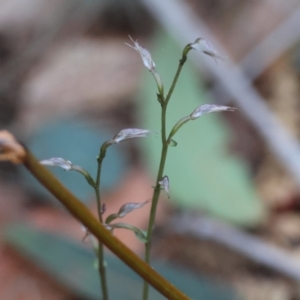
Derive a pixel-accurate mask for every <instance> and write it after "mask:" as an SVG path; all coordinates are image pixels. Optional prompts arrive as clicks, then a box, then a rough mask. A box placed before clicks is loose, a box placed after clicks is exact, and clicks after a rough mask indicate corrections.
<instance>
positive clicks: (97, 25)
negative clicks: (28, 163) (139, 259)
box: [0, 0, 300, 300]
mask: <svg viewBox="0 0 300 300" xmlns="http://www.w3.org/2000/svg"><path fill="white" fill-rule="evenodd" d="M179 4H180V5H182V6H180V7H181V9H178V5H179ZM191 13H192V15H191ZM187 16H189V17H188V18H187ZM191 16H192V17H191ZM172 17H173V19H175V23H173V25H172ZM299 20H300V3H299V1H298V0H288V1H284V2H282V1H268V0H263V1H237V0H226V1H219V0H214V1H194V0H186V1H176V2H172V1H161V3H160V4H159V1H154V0H153V1H148V0H140V1H125V0H113V1H107V0H101V1H100V0H75V1H74V0H72V1H71V0H51V1H50V0H22V1H21V0H10V1H8V0H1V1H0V124H1V127H2V128H6V129H8V130H11V131H12V132H13V133H14V134H15V135H16V136H18V137H19V138H20V139H21V140H22V141H24V143H25V144H26V145H28V146H29V147H30V148H31V149H32V150H33V152H34V153H35V154H36V155H37V156H38V157H39V158H40V159H47V158H50V157H52V156H61V157H63V158H65V159H68V160H71V161H72V162H73V163H75V164H77V165H80V166H82V167H83V168H86V169H87V170H89V171H90V172H91V173H92V175H94V173H95V167H96V164H95V162H96V156H97V154H98V150H99V147H100V145H101V143H102V142H103V141H105V140H107V139H110V138H111V137H112V136H114V134H115V133H116V132H118V131H119V130H121V129H123V128H126V127H145V128H147V129H151V130H156V131H158V130H159V116H158V114H157V112H158V109H159V104H158V102H157V100H156V90H155V84H154V82H153V79H152V78H151V76H150V74H149V72H148V71H147V70H145V69H144V68H143V64H142V62H141V60H140V57H139V55H138V54H137V53H136V52H135V51H133V50H132V49H130V48H129V47H128V46H126V45H125V43H126V42H127V43H128V42H129V38H128V35H130V36H131V37H132V38H133V39H134V40H138V41H139V43H140V44H141V45H143V46H144V47H146V48H147V49H149V50H150V51H151V53H152V57H153V59H154V61H155V62H156V65H157V70H158V72H159V73H160V74H161V76H162V78H163V81H164V83H165V86H166V87H168V86H169V85H170V81H171V80H172V76H173V75H174V72H175V70H176V67H177V63H178V60H179V58H180V53H181V49H182V43H187V42H193V41H194V40H188V41H183V40H184V38H185V37H189V36H190V35H192V34H194V33H192V32H191V31H189V32H185V33H184V32H183V31H184V29H185V28H188V26H189V25H191V26H192V25H195V24H197V26H198V27H197V26H196V28H197V32H196V33H195V36H193V37H192V39H196V38H197V37H199V36H201V37H204V38H206V39H207V40H209V41H212V42H213V44H214V46H215V48H217V50H218V52H220V53H221V55H223V54H225V55H224V56H225V59H224V61H219V62H218V64H216V63H215V61H213V60H212V59H211V58H210V57H206V56H205V55H202V57H196V56H195V55H196V54H194V53H191V59H190V60H189V62H188V64H187V65H186V66H185V68H184V70H183V73H182V76H181V78H180V80H179V82H178V85H177V87H176V90H175V93H174V97H173V99H171V103H170V111H169V117H168V126H169V128H170V127H171V125H172V124H173V123H174V122H176V121H177V120H178V119H179V118H181V117H183V116H185V115H187V114H189V113H190V112H191V111H192V110H193V109H194V108H195V107H196V106H198V105H200V104H201V103H219V104H226V105H231V106H236V107H238V108H239V110H238V111H237V112H235V113H228V114H224V115H223V114H220V115H219V114H218V115H209V116H205V117H204V118H202V119H201V120H197V121H196V122H191V123H190V124H187V125H186V126H185V127H183V128H182V129H181V130H180V132H179V134H178V136H176V137H175V140H176V141H177V142H178V145H177V147H174V148H170V151H169V158H168V161H167V166H166V173H167V174H166V175H168V176H169V179H170V195H171V197H170V199H166V198H167V197H165V199H164V197H162V200H161V206H160V208H159V214H158V220H157V221H158V223H157V226H156V230H155V235H154V242H153V245H154V249H153V254H154V256H155V259H156V260H157V263H156V265H155V268H157V269H158V270H160V271H161V272H162V273H163V274H165V276H166V277H168V278H170V280H172V282H174V284H176V285H177V284H178V286H179V287H180V288H182V289H183V290H184V291H185V292H186V293H187V294H188V295H190V296H191V297H192V298H193V299H212V298H213V299H237V298H238V297H239V298H241V299H283V300H285V299H287V300H288V299H300V294H299V288H298V281H299V280H300V271H299V270H300V262H299V259H298V258H299V256H300V247H299V241H300V234H299V228H300V217H299V211H300V210H299V207H300V205H299V203H300V202H299V200H300V197H299V182H300V180H299V176H298V174H300V169H299V167H297V166H298V159H299V158H300V155H299V156H297V155H296V156H295V154H297V153H298V152H299V150H298V148H299V149H300V147H299V146H298V145H299V136H300V131H299V120H300V117H299V116H300V115H299V92H300V84H299V57H300V56H299V33H298V31H297V30H296V29H297V28H299ZM197 22H198V23H197ZM174 24H176V26H178V27H176V26H175V25H174ZM199 24H200V25H201V24H202V25H201V26H200V25H199ZM181 27H182V31H181V30H179V29H178V28H181ZM207 28H208V29H209V31H208V30H207ZM204 35H205V36H204ZM223 51H224V52H226V53H223ZM195 58H196V59H198V60H197V63H195V60H194V59H195ZM198 62H199V63H198ZM238 68H240V69H239V70H241V71H242V75H243V76H245V78H246V81H241V80H239V76H240V75H236V73H234V72H235V71H236V70H237V69H238ZM215 72H216V73H215ZM215 74H219V75H215ZM240 77H241V76H240ZM243 78H244V77H243ZM241 83H242V84H241ZM234 89H239V91H238V92H239V95H240V96H238V97H236V96H235V97H233V96H232V95H233V94H232V90H234ZM250 94H251V95H252V96H253V94H254V95H256V98H257V99H258V98H259V99H260V101H261V103H262V104H263V105H265V106H266V108H267V109H266V110H265V111H263V112H264V113H265V114H264V113H262V110H261V109H260V108H261V105H260V104H261V103H259V105H257V102H252V103H251V101H249V99H250V98H251V97H250V96H249V95H250ZM249 97H250V98H249ZM236 98H237V99H236ZM243 105H248V106H247V107H248V110H245V109H244V107H245V106H243ZM250 107H251V109H250ZM251 113H253V114H254V115H257V116H258V117H257V118H258V120H259V122H261V123H260V124H263V126H262V127H260V126H259V125H257V123H255V122H256V121H255V120H253V117H251V116H250V117H249V115H251ZM269 116H271V119H272V120H276V122H277V121H278V122H277V123H276V124H279V127H276V128H275V127H274V128H273V127H272V126H271V125H272V124H273V123H272V122H271V123H270V122H269V120H270V118H269ZM259 118H260V119H259ZM272 130H273V131H277V132H275V134H274V133H273V132H272ZM282 131H283V132H287V133H288V135H290V139H287V140H283V139H282V140H281V139H279V138H277V137H279V135H276V133H278V134H280V133H281V132H282ZM281 136H282V135H281ZM286 141H287V142H286ZM159 145H160V138H159V132H157V134H156V135H153V136H152V137H150V138H148V139H145V140H143V141H129V142H126V143H124V144H123V145H114V146H113V147H111V149H109V151H108V157H107V160H105V164H104V176H103V178H104V180H105V182H104V192H105V193H104V201H105V203H106V206H107V213H111V212H116V211H118V208H119V207H120V206H121V205H122V204H123V203H126V202H143V201H145V200H146V199H148V198H150V197H151V192H152V188H151V187H152V186H153V178H154V176H155V174H156V168H157V159H158V155H159ZM289 145H296V146H295V147H294V148H291V147H290V148H289ZM278 149H279V150H280V151H282V152H281V153H285V154H284V155H281V156H280V155H278V153H279V152H280V151H278ZM290 149H294V150H293V151H294V152H289V150H290ZM290 161H292V163H291V162H290ZM293 161H294V162H295V163H294V165H293ZM52 170H53V172H55V174H57V176H58V177H59V178H60V179H61V180H62V181H63V182H64V184H66V185H67V186H68V187H69V188H70V189H71V190H72V191H73V192H74V193H75V194H76V195H77V196H78V197H80V198H81V199H82V201H84V202H85V203H86V204H87V205H88V206H89V207H90V208H91V209H92V210H95V199H94V197H93V192H92V190H91V189H90V188H89V186H88V185H87V184H86V182H85V180H84V179H83V178H81V176H79V175H78V174H76V173H72V172H65V171H63V170H56V169H52ZM0 176H1V178H0V226H1V233H2V234H1V239H0V241H1V244H0V258H1V268H0V278H2V279H3V280H1V281H0V298H1V299H19V296H20V295H22V297H23V298H22V299H41V298H43V299H85V298H86V299H97V295H98V289H97V288H98V287H97V284H98V281H97V274H96V272H95V270H94V268H93V260H94V257H93V254H92V251H91V245H90V244H89V243H87V242H83V237H84V233H83V232H82V230H81V228H80V224H77V222H76V221H74V220H72V218H71V217H70V216H69V215H68V214H67V213H66V212H65V211H64V210H63V209H62V208H61V207H60V206H57V205H56V202H55V200H54V199H53V198H51V196H50V195H48V194H46V193H45V192H44V190H43V189H42V188H41V187H40V186H39V185H38V184H37V183H36V182H35V181H34V179H31V178H30V176H29V175H28V173H27V172H26V171H24V170H22V168H19V167H17V168H16V167H13V166H11V165H9V164H5V163H1V166H0ZM148 210H149V207H144V208H143V209H141V210H139V211H138V212H135V213H132V215H130V216H128V219H126V222H129V223H132V224H134V225H135V226H138V227H141V228H143V229H145V226H146V223H147V218H148ZM16 224H21V225H18V226H17V225H16ZM116 234H117V236H118V237H119V238H120V239H122V240H123V241H124V242H125V243H127V244H128V245H129V246H130V247H131V248H132V249H134V251H136V252H138V253H142V251H143V245H142V244H141V243H140V242H139V241H137V240H136V239H135V237H134V236H133V235H132V234H131V233H128V232H125V231H124V230H120V232H116ZM262 249H263V250H262ZM177 265H180V267H178V266H177ZM70 266H72V268H73V269H72V271H71V270H70ZM110 267H111V268H110ZM108 268H109V270H110V272H111V273H110V277H111V279H112V280H111V282H110V284H111V290H112V299H120V295H119V294H118V291H119V290H120V291H122V295H123V291H124V295H125V290H126V293H128V295H127V294H126V295H127V297H128V299H135V298H134V297H136V296H137V295H139V290H140V281H139V280H138V279H137V278H136V277H135V276H134V274H132V273H131V272H130V271H129V270H127V269H126V268H124V266H123V265H122V264H121V263H119V262H118V261H117V260H116V259H115V258H113V257H110V256H109V258H108ZM178 268H179V269H178ZM183 269H184V271H183ZM178 270H179V271H178ZM185 272H187V273H185ZM208 277H210V278H209V279H207V278H208ZM187 278H188V280H186V279H187ZM128 282H131V284H130V285H129V284H128ZM115 286H116V289H114V287H115ZM128 287H130V289H128ZM136 291H138V292H137V293H136V294H135V292H136ZM152 292H153V293H155V292H154V291H152ZM113 293H115V294H113ZM133 295H134V296H133ZM124 297H125V296H124ZM158 297H159V296H158V295H156V294H152V298H153V299H159V298H158ZM124 299H125V298H124ZM136 299H138V296H137V297H136Z"/></svg>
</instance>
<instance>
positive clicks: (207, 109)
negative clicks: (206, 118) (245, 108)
mask: <svg viewBox="0 0 300 300" xmlns="http://www.w3.org/2000/svg"><path fill="white" fill-rule="evenodd" d="M235 110H236V108H234V107H230V106H224V105H216V104H203V105H200V106H199V107H197V108H196V109H195V110H194V111H193V112H192V113H191V114H190V118H191V120H195V119H197V118H199V117H201V116H203V115H205V114H210V113H213V112H220V111H235Z"/></svg>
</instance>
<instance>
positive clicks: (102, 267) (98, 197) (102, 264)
mask: <svg viewBox="0 0 300 300" xmlns="http://www.w3.org/2000/svg"><path fill="white" fill-rule="evenodd" d="M106 149H107V144H106V143H104V144H103V145H102V146H101V149H100V154H99V156H98V158H97V162H98V167H97V176H96V182H95V186H94V189H95V193H96V200H97V210H98V218H99V221H100V223H102V224H103V219H102V203H101V195H100V182H101V169H102V162H103V159H104V158H105V155H106ZM97 254H98V272H99V276H100V284H101V290H102V296H103V300H108V288H107V279H106V267H105V261H104V247H103V243H102V242H101V241H99V243H98V252H97Z"/></svg>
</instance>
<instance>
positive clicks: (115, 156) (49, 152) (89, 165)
mask: <svg viewBox="0 0 300 300" xmlns="http://www.w3.org/2000/svg"><path fill="white" fill-rule="evenodd" d="M114 135H115V132H110V131H108V130H107V129H104V128H103V127H99V128H94V127H92V125H90V124H89V123H86V122H84V121H81V120H78V119H75V118H74V119H64V120H54V121H53V122H51V123H50V124H45V125H43V126H41V128H39V130H38V131H37V132H35V133H34V134H33V135H32V136H31V137H30V138H29V139H28V141H27V143H26V144H27V145H28V147H29V148H30V150H31V151H32V152H33V153H34V154H35V155H36V156H37V157H38V158H39V159H40V160H43V159H49V158H51V157H63V158H64V159H66V160H69V161H71V162H72V163H73V164H74V165H79V166H81V167H82V168H84V169H85V170H86V171H88V172H89V174H90V175H91V176H92V177H94V176H95V175H96V171H97V161H96V157H97V155H98V154H99V150H100V147H101V145H102V143H103V142H105V141H107V140H110V139H112V137H113V136H114ZM126 167H127V161H126V157H125V155H124V153H123V152H122V146H120V145H118V146H113V147H110V149H109V150H108V151H107V155H106V158H105V160H104V162H103V168H102V177H101V178H102V187H103V188H104V189H109V188H112V187H113V186H115V185H116V184H117V183H118V181H119V180H120V179H121V176H122V174H124V172H125V169H126ZM50 170H51V172H53V173H54V174H55V176H57V177H58V179H59V180H61V182H62V183H64V184H65V185H66V186H67V187H68V188H69V189H70V190H71V191H72V192H73V193H74V194H75V195H76V196H77V197H78V198H79V199H81V200H82V201H83V202H86V201H88V200H91V199H93V197H94V190H93V189H92V187H91V186H90V185H89V184H88V183H87V182H86V180H85V179H84V178H83V177H82V175H81V174H79V173H77V172H67V171H65V170H62V169H60V168H50ZM23 175H24V177H25V179H24V181H25V180H26V185H28V186H29V187H30V188H31V189H33V190H34V191H36V192H38V193H41V194H42V195H44V196H47V198H50V199H53V200H54V197H53V196H52V195H51V194H50V193H49V192H48V191H46V190H45V189H44V188H43V187H42V186H41V185H40V184H39V183H38V182H37V181H36V180H35V178H33V177H32V176H31V175H29V173H28V172H27V171H26V173H25V172H24V173H23ZM29 178H30V180H28V179H29Z"/></svg>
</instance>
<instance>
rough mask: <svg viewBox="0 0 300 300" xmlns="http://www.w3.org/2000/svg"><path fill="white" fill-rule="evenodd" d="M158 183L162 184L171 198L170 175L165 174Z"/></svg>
mask: <svg viewBox="0 0 300 300" xmlns="http://www.w3.org/2000/svg"><path fill="white" fill-rule="evenodd" d="M158 183H159V184H160V186H161V188H162V189H164V190H165V191H166V192H167V194H168V197H169V198H170V183H169V177H168V176H164V177H163V178H162V179H161V180H160V181H159V182H158Z"/></svg>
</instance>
